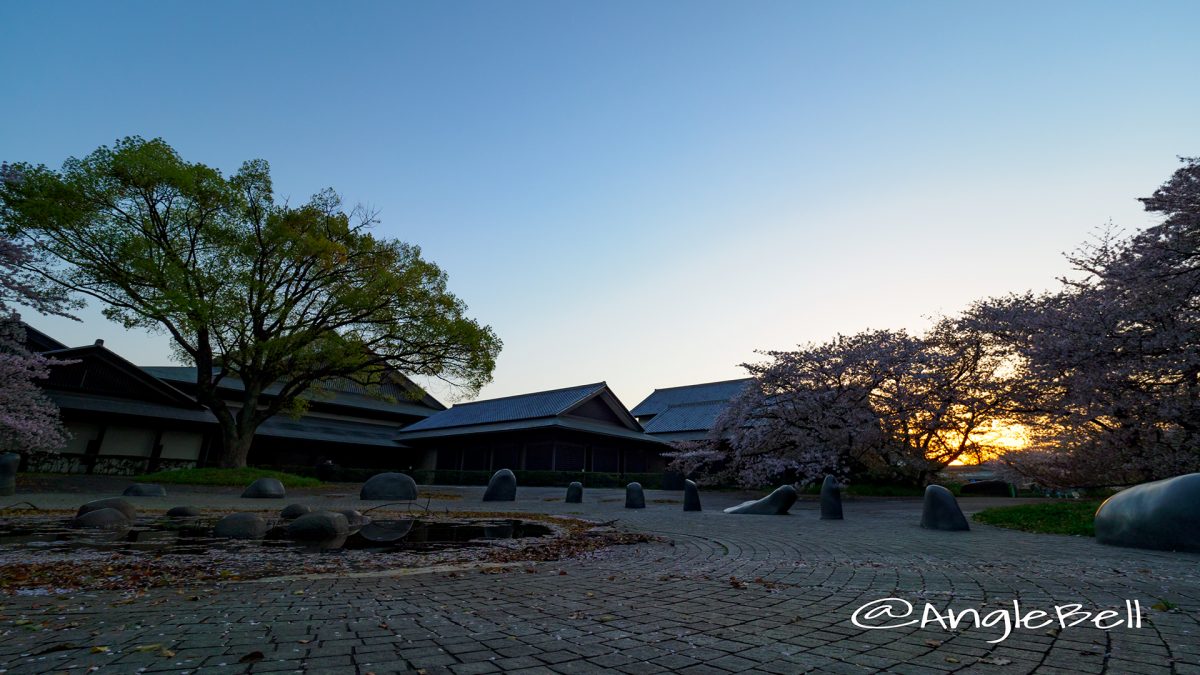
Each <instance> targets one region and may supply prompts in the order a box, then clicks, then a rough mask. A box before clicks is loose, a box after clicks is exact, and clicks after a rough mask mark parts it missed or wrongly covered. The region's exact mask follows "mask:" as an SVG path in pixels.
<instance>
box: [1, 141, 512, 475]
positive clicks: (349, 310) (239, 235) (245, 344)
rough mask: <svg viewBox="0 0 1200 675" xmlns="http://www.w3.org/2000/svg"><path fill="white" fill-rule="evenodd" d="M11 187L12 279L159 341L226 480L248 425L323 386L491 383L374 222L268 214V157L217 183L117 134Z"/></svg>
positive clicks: (461, 311)
mask: <svg viewBox="0 0 1200 675" xmlns="http://www.w3.org/2000/svg"><path fill="white" fill-rule="evenodd" d="M8 176H9V178H8V179H7V180H5V181H4V182H3V183H2V185H0V219H2V221H0V224H2V225H3V227H4V228H5V229H6V231H7V233H8V234H9V235H10V236H12V237H17V238H19V239H20V240H21V241H23V242H25V243H26V245H27V246H29V250H30V251H31V252H32V254H33V255H32V257H31V258H30V259H28V260H26V261H25V262H24V263H23V264H22V265H21V268H22V269H23V270H24V271H26V272H28V273H31V274H36V275H40V276H41V277H43V278H45V279H47V280H49V281H52V282H53V283H55V284H57V285H58V286H59V287H61V288H63V289H66V290H69V291H71V292H73V293H76V294H79V295H82V296H88V297H91V298H94V299H97V300H100V301H101V302H103V303H104V305H105V309H104V312H105V314H106V316H108V317H109V318H111V319H113V320H116V321H119V322H121V323H122V324H124V325H125V326H126V327H129V328H146V329H152V330H158V331H163V332H165V333H167V334H168V335H169V336H170V337H171V339H172V341H173V347H174V349H175V351H176V352H177V354H178V356H179V357H180V358H181V359H183V360H185V361H186V362H188V363H191V364H194V365H195V367H196V395H197V398H198V400H199V401H200V402H201V403H203V404H204V405H206V406H208V407H209V408H210V409H211V410H212V412H213V414H214V415H215V416H216V418H217V420H218V422H219V423H220V428H221V433H222V441H223V443H222V454H221V456H220V464H221V465H223V466H244V465H245V463H246V457H247V454H248V452H249V449H250V444H251V441H252V439H253V437H254V432H255V430H256V429H257V428H258V426H259V425H260V424H261V423H262V422H263V421H265V420H266V419H268V418H269V417H271V416H273V415H275V414H278V413H280V412H285V411H290V410H296V409H298V408H300V407H302V406H303V404H304V401H305V397H306V395H309V396H311V395H312V394H313V393H314V391H319V389H320V387H321V384H322V383H323V382H329V381H331V380H333V379H336V378H350V379H353V380H355V381H358V382H361V383H364V384H366V385H373V384H377V383H378V382H379V381H380V378H381V377H384V376H385V375H384V374H385V373H386V372H387V371H388V370H390V369H394V370H397V371H400V372H403V373H407V374H412V375H420V376H430V377H436V378H441V379H443V380H445V381H447V382H451V383H453V384H454V385H456V386H458V387H460V388H461V389H463V390H464V391H465V392H467V393H468V394H470V393H474V392H477V391H478V390H479V389H480V388H481V387H482V386H483V385H484V384H486V383H487V382H489V381H490V380H491V373H492V370H493V369H494V367H495V359H496V356H497V354H498V353H499V351H500V346H501V343H500V340H499V339H498V338H497V337H496V335H495V334H494V332H493V331H492V330H491V329H490V328H489V327H487V326H482V325H480V324H479V323H478V322H476V321H474V320H472V319H470V318H468V317H467V316H466V306H465V305H464V303H463V302H462V301H461V300H459V299H458V298H457V297H455V296H454V295H452V294H451V293H450V292H449V291H448V290H447V288H446V274H445V273H444V272H443V271H442V270H441V269H439V268H438V267H437V265H435V264H433V263H432V262H429V261H427V260H425V259H423V258H422V257H421V252H420V249H419V248H417V247H416V246H413V245H410V244H406V243H402V242H399V241H395V240H390V239H382V238H376V237H375V236H373V235H372V234H371V232H370V226H371V225H372V224H373V223H374V219H373V217H372V214H370V213H367V212H366V211H364V210H362V209H353V210H351V211H349V212H347V211H345V210H343V209H342V207H341V203H340V199H339V197H338V196H337V195H336V194H335V193H334V192H332V191H329V190H327V191H324V192H321V193H319V194H317V195H315V196H314V197H313V198H312V199H311V200H309V201H308V202H307V203H305V204H303V205H301V206H291V205H289V204H287V203H281V202H279V201H277V200H276V198H275V196H274V193H273V191H272V185H271V177H270V171H269V167H268V165H267V163H266V162H265V161H262V160H253V161H249V162H246V163H245V164H244V165H243V166H242V167H241V169H240V170H239V171H238V172H237V173H235V174H233V175H232V176H229V177H226V176H223V175H222V174H221V173H220V172H219V171H217V170H216V169H213V168H210V167H208V166H205V165H203V164H200V163H192V162H187V161H184V160H183V159H182V158H181V157H180V156H179V154H178V153H177V152H176V151H175V150H174V149H172V148H171V147H170V146H169V145H167V144H166V143H165V142H163V141H162V140H160V139H155V140H143V139H141V138H137V137H131V138H126V139H123V140H120V141H118V142H117V143H116V144H115V145H114V146H113V147H101V148H99V149H97V150H96V151H94V152H92V153H91V154H89V155H87V156H86V157H83V158H78V159H77V158H72V159H68V160H67V161H66V162H65V163H64V165H63V167H62V169H61V170H52V169H49V168H46V167H45V166H41V165H31V164H27V163H18V164H13V165H11V167H10V168H9V169H8ZM227 378H237V379H238V380H240V381H241V387H240V390H239V391H240V400H238V401H236V402H233V403H232V404H231V403H227V402H226V401H225V400H224V399H223V398H222V397H221V396H220V395H218V387H220V385H221V383H222V382H223V381H224V380H226V379H227Z"/></svg>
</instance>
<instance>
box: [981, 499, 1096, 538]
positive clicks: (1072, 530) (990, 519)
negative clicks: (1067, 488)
mask: <svg viewBox="0 0 1200 675" xmlns="http://www.w3.org/2000/svg"><path fill="white" fill-rule="evenodd" d="M1098 508H1100V502H1098V501H1093V500H1062V501H1058V500H1055V501H1048V502H1043V503H1040V504H1019V505H1016V506H1000V507H997V508H992V509H984V510H982V511H980V512H979V513H976V514H975V516H974V519H975V520H976V521H978V522H981V523H987V524H988V525H995V526H997V527H1007V528H1011V529H1014V530H1023V531H1025V532H1042V533H1046V534H1072V535H1078V536H1084V537H1094V536H1096V531H1095V529H1094V526H1093V523H1094V520H1095V517H1096V509H1098Z"/></svg>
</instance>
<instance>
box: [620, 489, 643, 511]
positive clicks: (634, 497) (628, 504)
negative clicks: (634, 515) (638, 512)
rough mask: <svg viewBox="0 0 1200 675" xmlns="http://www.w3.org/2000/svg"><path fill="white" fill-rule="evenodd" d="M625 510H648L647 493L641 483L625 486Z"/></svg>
mask: <svg viewBox="0 0 1200 675" xmlns="http://www.w3.org/2000/svg"><path fill="white" fill-rule="evenodd" d="M625 508H627V509H644V508H646V493H645V492H643V491H642V484H641V483H630V484H629V485H626V486H625Z"/></svg>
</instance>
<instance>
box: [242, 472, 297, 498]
mask: <svg viewBox="0 0 1200 675" xmlns="http://www.w3.org/2000/svg"><path fill="white" fill-rule="evenodd" d="M286 496H287V490H285V489H284V487H283V483H280V482H279V479H278V478H267V477H263V478H259V479H258V480H256V481H254V482H253V483H251V484H250V487H248V488H246V489H245V491H243V492H242V498H243V499H283V498H284V497H286Z"/></svg>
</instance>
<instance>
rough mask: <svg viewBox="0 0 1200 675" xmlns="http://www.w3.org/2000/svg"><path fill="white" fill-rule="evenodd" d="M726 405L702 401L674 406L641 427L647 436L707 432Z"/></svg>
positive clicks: (725, 402)
mask: <svg viewBox="0 0 1200 675" xmlns="http://www.w3.org/2000/svg"><path fill="white" fill-rule="evenodd" d="M728 405H729V402H728V401H702V402H700V403H684V404H682V405H674V406H671V407H670V408H667V409H666V410H664V411H662V412H661V413H658V414H657V415H655V416H654V417H653V418H651V419H650V421H648V422H646V423H645V424H644V425H643V426H644V427H645V429H646V433H648V434H668V433H674V432H677V431H708V430H709V429H711V428H712V427H713V424H715V423H716V421H717V418H718V417H720V416H721V413H722V412H724V411H725V408H726V407H728Z"/></svg>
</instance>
